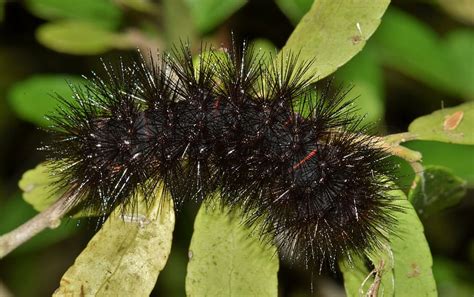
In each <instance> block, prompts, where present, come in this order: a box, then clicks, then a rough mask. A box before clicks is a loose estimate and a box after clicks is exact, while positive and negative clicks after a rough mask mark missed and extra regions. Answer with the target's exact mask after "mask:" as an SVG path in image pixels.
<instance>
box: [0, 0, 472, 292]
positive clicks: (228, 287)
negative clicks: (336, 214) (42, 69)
mask: <svg viewBox="0 0 474 297" xmlns="http://www.w3.org/2000/svg"><path fill="white" fill-rule="evenodd" d="M312 2H313V1H311V0H295V1H284V0H277V1H276V4H277V5H278V7H279V8H280V9H281V11H282V12H283V13H284V14H285V15H286V16H287V17H288V18H289V20H290V21H291V22H292V23H293V24H294V25H295V26H296V27H295V28H294V31H293V33H292V34H291V35H290V37H289V38H288V41H287V43H286V44H285V46H284V47H283V48H282V51H280V54H282V55H284V54H285V53H287V52H289V51H291V52H297V53H299V54H300V57H301V58H303V59H310V60H314V61H315V63H314V67H316V71H317V73H318V76H317V77H316V78H314V80H315V81H316V80H320V79H323V78H325V77H327V76H329V75H332V74H334V75H335V77H336V80H338V81H341V82H346V83H350V84H352V85H353V86H354V88H353V89H352V90H351V92H350V93H349V97H356V96H358V97H360V99H359V100H358V107H359V112H360V113H361V114H367V116H366V118H365V119H364V121H365V122H367V123H373V122H374V121H375V122H379V123H382V126H383V121H384V119H385V118H386V117H387V114H388V112H390V111H387V105H388V99H387V97H388V92H389V90H388V89H387V88H386V87H387V84H389V83H390V79H391V78H393V77H389V76H384V75H386V71H385V70H386V69H390V71H392V72H396V73H399V74H402V75H404V76H405V77H406V78H405V79H409V78H412V79H413V80H415V82H421V84H422V85H423V87H424V88H430V89H431V90H433V91H434V92H437V93H440V94H443V96H445V97H447V96H455V98H456V100H457V101H455V102H457V103H461V102H464V101H467V102H466V103H462V104H458V105H456V106H454V107H449V108H441V109H439V108H432V109H431V110H430V111H434V110H436V109H439V110H436V111H434V112H433V113H432V114H428V115H424V116H421V117H419V118H417V119H415V120H414V121H413V122H412V123H411V124H410V125H409V127H408V129H407V130H408V134H406V136H407V137H406V138H403V137H402V138H398V143H401V145H402V146H403V147H404V148H409V149H412V150H414V151H417V152H420V153H421V154H422V156H423V158H422V163H421V164H422V166H423V169H424V171H423V172H414V176H415V177H414V180H412V181H410V182H411V183H412V186H411V187H410V189H408V190H407V191H406V193H403V192H401V191H396V192H394V193H393V195H395V196H396V197H397V198H398V199H397V200H396V202H395V203H396V204H397V205H399V206H402V207H403V209H404V210H405V211H404V212H403V213H398V214H397V216H398V217H397V219H398V222H399V225H398V226H397V228H399V229H400V230H398V231H399V232H397V234H399V235H395V236H392V235H390V242H389V243H387V244H386V245H385V246H384V248H383V249H382V250H380V251H378V252H376V253H369V254H368V256H367V258H366V259H362V258H358V257H355V258H353V259H352V261H350V262H341V263H340V270H341V271H342V272H343V276H344V285H345V290H346V293H347V295H348V296H360V295H361V292H363V293H364V294H365V293H373V294H374V295H370V296H415V295H416V296H436V284H435V279H436V282H437V285H438V287H440V284H442V286H441V288H442V289H441V290H440V294H442V293H443V292H453V291H452V290H453V288H454V287H456V286H457V285H458V284H459V287H460V288H461V289H460V291H459V292H468V291H469V290H470V289H472V285H469V282H468V281H461V280H460V279H461V278H460V277H458V276H457V275H456V274H455V273H454V272H453V271H455V270H457V269H458V266H457V265H458V264H455V263H451V262H447V261H438V262H437V259H436V258H435V259H434V263H435V266H434V267H432V266H433V264H432V263H433V261H432V255H431V252H430V247H429V245H428V243H430V242H429V238H428V241H427V238H426V237H425V234H424V228H423V224H424V223H425V222H426V219H428V218H429V217H433V216H436V215H437V214H439V213H440V212H442V211H443V210H445V209H446V208H450V207H454V206H456V205H458V204H459V203H462V201H461V200H462V199H463V198H464V197H465V193H466V191H467V190H468V189H472V187H473V185H474V170H473V168H474V159H473V158H472V155H473V152H474V132H473V131H474V130H473V127H474V109H473V106H474V105H473V103H472V102H469V101H471V100H472V99H473V98H474V83H473V82H474V81H473V79H474V72H473V71H474V64H473V59H472V57H471V56H472V48H473V45H474V30H472V29H471V28H466V27H464V28H463V29H459V28H458V27H456V28H455V29H453V30H450V31H449V32H447V33H446V34H443V35H440V34H438V33H436V32H435V31H434V30H433V29H432V28H431V27H430V26H428V25H427V24H426V23H425V22H423V21H420V20H419V19H417V18H415V17H414V16H413V15H410V14H409V13H407V12H406V11H403V10H401V9H398V8H396V7H395V6H394V5H391V6H390V7H388V5H389V1H388V0H387V1H385V0H384V1H377V2H374V1H368V0H367V1H366V0H360V1H347V2H344V3H343V4H341V3H339V2H337V1H331V0H316V1H314V3H312ZM433 2H438V3H439V5H440V7H441V8H442V9H444V10H445V11H446V12H448V13H450V14H451V15H452V16H453V17H454V18H459V19H460V20H461V21H462V22H465V23H471V24H472V23H473V18H472V13H471V14H469V11H468V9H469V7H467V8H466V4H465V1H462V0H457V1H456V3H458V4H455V3H454V2H450V1H444V0H438V1H433ZM65 3H66V2H65V1H61V0H47V1H45V0H27V1H24V3H23V5H24V7H25V8H26V9H27V10H28V11H29V12H30V13H31V14H33V15H35V16H37V17H39V18H41V19H43V20H45V22H44V23H42V24H41V25H40V26H38V28H37V30H36V38H37V41H38V42H39V43H40V44H41V45H43V46H45V47H47V48H49V49H51V50H53V51H56V52H60V53H62V54H66V55H74V56H75V57H83V56H85V55H89V56H93V58H94V59H96V60H97V55H108V54H110V52H111V51H112V52H113V51H116V50H122V51H126V50H128V51H130V50H133V49H135V48H137V47H138V48H140V49H142V50H144V49H145V50H146V49H148V48H166V47H170V46H171V42H173V41H176V40H179V38H185V39H186V38H187V39H189V40H190V41H193V40H196V39H199V38H201V37H202V36H204V35H205V34H207V36H209V35H211V36H213V38H214V40H216V39H217V37H216V36H218V33H216V34H215V35H212V34H214V32H218V30H219V28H224V30H228V29H229V28H226V27H225V26H226V23H227V22H228V21H229V18H232V17H233V16H235V15H236V14H238V13H239V10H241V9H242V8H243V7H244V6H245V5H247V4H246V1H243V0H230V1H215V0H179V1H174V0H165V1H162V3H160V4H156V3H155V2H154V1H151V0H116V1H112V0H87V1H84V0H74V1H70V2H69V1H68V3H67V5H66V4H65ZM4 5H5V3H4V1H1V0H0V22H2V19H4V18H5V14H4V13H3V11H4V10H3V9H4ZM387 7H388V9H387ZM462 7H464V8H466V9H463V8H462ZM386 10H387V11H386ZM385 11H386V12H385ZM137 16H139V17H137ZM157 20H159V21H160V22H161V23H160V24H159V25H158V26H157V25H156V22H157ZM379 25H380V26H379ZM228 31H229V30H228ZM372 35H373V36H372ZM371 36H372V37H371ZM253 42H254V44H255V45H256V47H257V48H262V50H265V51H272V50H275V46H274V45H273V44H272V43H270V42H269V41H268V40H263V39H259V40H254V41H253ZM415 45H416V46H415ZM7 60H8V59H6V58H3V57H2V51H1V49H0V62H1V63H3V61H7ZM5 65H6V63H5ZM13 73H14V72H12V74H11V76H13V75H14V74H13ZM19 77H21V78H22V80H20V79H19V78H18V79H16V80H17V81H16V82H15V83H14V84H13V83H12V85H11V86H9V88H8V92H4V93H5V94H3V93H0V95H3V96H5V98H6V99H7V101H8V106H9V108H10V109H11V110H12V112H13V113H14V114H15V115H16V116H17V117H18V118H20V119H22V120H24V121H28V122H30V123H32V124H34V125H37V126H40V127H44V126H47V125H48V121H47V120H46V119H45V118H44V116H45V115H46V114H50V113H51V111H54V109H55V107H56V104H57V103H56V101H55V100H54V98H53V97H52V96H51V94H52V92H55V93H57V94H58V95H61V96H62V97H64V98H68V97H70V96H71V92H70V90H69V88H68V85H67V83H66V82H70V83H73V84H74V83H77V82H80V81H81V80H82V79H81V78H80V77H78V76H76V75H73V74H52V73H43V74H35V75H30V76H29V77H26V76H25V75H23V76H22V75H19ZM25 77H26V78H25ZM2 87H3V86H2V85H1V82H0V90H1V88H2ZM424 99H426V100H428V101H430V100H435V99H431V98H424ZM425 102H426V101H425ZM412 105H415V103H413V104H412ZM434 106H440V104H439V103H438V102H435V104H434ZM1 107H2V106H0V110H1ZM413 108H415V107H413ZM0 124H1V123H0ZM393 137H395V138H396V137H398V136H397V135H394V136H393ZM387 139H389V138H387ZM403 147H402V148H403ZM405 165H406V164H405ZM410 170H412V169H410ZM411 174H413V172H411ZM400 175H401V174H400ZM50 183H51V177H50V176H49V175H48V171H47V169H45V168H44V167H42V165H40V166H38V167H37V168H35V169H34V170H31V171H27V172H26V173H25V174H24V176H23V178H22V179H21V181H20V188H21V190H22V191H23V198H24V200H25V201H26V202H28V203H29V204H30V205H32V206H33V207H34V208H35V209H36V210H38V211H41V210H44V209H45V208H47V207H48V205H50V204H51V203H53V202H54V200H55V197H51V196H50V195H49V194H48V193H49V189H50ZM0 186H2V185H1V184H0ZM156 195H157V197H160V199H157V202H156V203H155V205H153V206H152V207H151V208H149V209H145V208H144V207H143V205H140V206H137V209H135V212H134V213H133V215H131V214H130V213H123V212H120V210H117V211H116V212H115V213H114V215H113V216H112V217H111V218H110V219H109V220H108V221H107V222H106V223H105V224H104V225H103V226H102V228H101V229H100V230H99V231H98V232H97V234H96V235H95V236H94V237H93V238H92V239H91V240H90V242H89V244H88V245H87V247H86V248H85V249H84V250H83V251H82V253H81V254H80V255H79V256H78V257H77V259H76V262H75V263H74V264H73V265H72V266H71V267H70V268H69V269H68V270H67V271H66V273H65V274H64V275H63V277H62V279H61V283H60V284H59V288H58V289H57V290H56V292H55V296H68V295H69V294H86V295H87V294H93V295H96V296H112V295H117V294H123V293H124V292H126V293H127V294H126V295H127V296H144V295H149V294H150V292H151V291H152V289H153V287H154V286H155V282H156V280H157V278H158V276H159V275H160V274H164V273H166V268H165V271H164V272H163V273H162V270H163V269H164V266H165V264H166V262H167V259H168V257H169V256H171V257H173V252H171V242H172V232H173V228H174V213H173V210H172V206H171V205H169V203H168V202H166V201H168V200H167V199H166V193H163V192H161V191H159V192H158V193H157V194H156ZM162 199H165V200H164V201H165V202H163V200H162ZM13 201H16V202H13ZM18 201H19V202H18ZM158 201H159V202H158ZM1 202H2V201H0V207H1V208H0V214H2V217H1V218H0V227H1V228H0V229H1V230H0V231H1V232H2V234H3V233H4V232H6V231H8V229H11V228H13V227H14V226H15V225H18V224H19V223H20V221H19V218H25V219H26V216H30V215H32V210H31V208H30V207H29V206H28V205H27V204H26V203H24V202H23V201H21V200H18V199H11V200H10V201H7V202H8V203H1ZM20 202H21V203H20ZM79 216H80V214H79V215H78V217H79ZM418 216H419V217H420V218H421V219H422V220H421V221H420V218H419V217H418ZM240 217H241V215H240V214H235V213H229V212H228V210H225V209H223V208H222V207H220V206H216V205H214V206H209V205H207V206H202V207H201V208H200V210H199V212H198V214H197V217H196V219H195V222H194V232H193V235H192V240H191V243H190V246H189V262H188V267H187V275H186V279H185V282H186V294H187V295H188V296H222V295H235V296H242V295H245V296H277V295H278V279H277V274H278V271H279V266H280V263H279V261H278V257H277V256H276V255H275V253H276V252H275V248H274V247H272V246H271V245H270V244H266V243H263V242H262V241H261V240H259V239H258V238H257V237H258V236H255V234H254V233H255V232H258V230H257V231H255V230H249V229H247V228H246V227H245V226H243V225H242V224H241V222H240V219H239V218H240ZM130 218H131V219H130ZM137 219H138V220H137ZM179 219H180V218H179V217H178V218H177V220H178V221H179ZM63 221H65V220H63ZM73 222H75V221H73ZM75 229H76V228H75V225H74V223H72V224H65V223H64V222H63V223H62V224H61V226H60V227H59V229H56V230H54V231H48V233H46V232H45V234H47V236H46V237H44V236H43V235H41V236H43V237H38V238H40V239H41V240H40V241H38V243H37V244H35V245H32V246H29V247H27V248H28V249H30V250H38V249H41V247H45V246H46V247H47V246H50V245H52V244H53V243H54V242H58V241H60V240H62V239H63V238H67V237H70V236H72V234H73V233H74V232H75V231H76V230H75ZM252 231H253V232H252ZM48 234H49V235H48ZM53 234H55V235H53ZM48 236H49V238H48ZM175 236H176V234H175ZM43 238H44V239H43ZM173 244H175V243H174V242H173ZM430 244H431V243H430ZM473 244H474V243H473ZM28 249H25V250H26V251H27V250H28ZM170 252H171V255H170ZM473 261H474V260H473ZM367 263H369V265H367ZM437 263H440V265H439V266H438V267H437ZM168 266H169V264H168ZM433 274H434V276H433ZM183 281H184V277H183ZM0 285H1V283H0ZM84 288H87V290H88V291H86V292H85V291H84ZM446 288H447V289H446ZM450 290H451V291H450ZM84 292H85V293H84ZM224 292H225V293H224ZM26 295H27V294H26Z"/></svg>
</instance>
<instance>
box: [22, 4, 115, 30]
mask: <svg viewBox="0 0 474 297" xmlns="http://www.w3.org/2000/svg"><path fill="white" fill-rule="evenodd" d="M25 5H26V7H27V8H28V10H29V11H30V12H32V13H33V14H34V15H36V16H38V17H40V18H44V19H47V20H60V19H70V20H82V21H87V22H89V23H94V24H96V25H99V26H101V27H105V28H110V29H113V28H117V27H118V25H119V24H120V19H121V16H122V12H121V11H120V9H119V8H118V7H117V5H115V4H114V3H113V1H112V0H67V1H64V0H26V1H25Z"/></svg>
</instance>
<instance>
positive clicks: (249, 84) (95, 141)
mask: <svg viewBox="0 0 474 297" xmlns="http://www.w3.org/2000/svg"><path fill="white" fill-rule="evenodd" d="M173 53H174V54H173V55H172V56H168V55H163V56H159V57H158V58H157V59H151V62H150V63H146V62H145V61H144V59H143V58H142V57H141V56H139V57H138V58H137V59H136V60H134V61H132V62H122V63H121V64H120V66H119V67H118V68H113V67H111V66H109V65H106V66H105V68H106V71H107V73H108V75H107V76H106V77H105V78H99V77H98V76H94V77H93V78H92V79H91V80H90V81H89V83H87V84H86V85H85V86H83V87H73V91H74V94H75V95H74V99H75V100H74V101H73V103H69V101H68V100H65V99H63V100H61V101H62V102H63V106H62V107H61V108H60V109H59V110H58V113H57V115H55V116H52V117H51V118H52V121H53V123H54V126H55V129H54V130H53V131H52V133H53V137H54V141H53V142H52V143H51V144H50V145H48V146H46V150H47V151H48V153H49V160H50V164H51V166H52V168H53V172H55V174H56V175H57V176H59V177H60V182H58V188H68V187H69V188H70V187H72V188H73V189H74V190H75V191H77V192H78V193H79V195H78V196H77V197H78V198H77V199H78V203H79V204H80V205H83V207H85V208H87V209H90V210H91V211H94V212H95V213H98V214H100V215H103V216H107V215H108V214H109V213H110V212H111V211H112V210H113V209H114V208H116V207H122V208H126V207H128V206H131V205H132V206H133V205H134V203H136V199H135V197H136V194H137V193H138V192H143V193H144V194H145V195H144V196H145V199H146V200H148V202H149V201H150V200H151V199H154V198H153V197H154V196H153V195H152V193H153V191H154V190H155V188H156V185H157V184H158V183H159V182H160V181H163V183H164V185H165V186H166V189H167V190H168V191H170V193H171V194H172V197H173V200H174V202H175V207H176V208H178V209H179V208H180V207H181V205H182V204H183V203H186V202H189V201H197V202H202V201H203V200H205V199H208V198H210V197H219V199H221V200H222V202H223V204H224V205H227V206H230V207H231V208H236V207H239V208H242V209H243V210H244V212H245V214H246V218H245V221H246V223H247V224H248V225H253V224H254V222H257V221H258V222H263V229H262V235H263V237H265V238H271V240H273V242H274V243H275V244H276V245H277V247H278V248H279V250H280V253H281V254H282V255H283V256H284V257H286V258H288V259H290V260H293V261H297V262H302V263H305V264H307V265H309V266H316V267H317V266H318V265H319V266H322V265H325V264H329V266H331V267H333V266H334V263H335V261H336V259H338V258H341V257H348V256H349V255H350V254H351V253H356V254H362V253H364V252H366V251H367V250H371V249H375V248H378V247H379V246H380V245H381V243H382V242H383V241H384V240H386V232H387V230H390V228H391V226H393V224H394V223H395V222H394V219H393V217H392V216H391V215H390V213H391V211H392V210H393V209H392V207H390V200H391V199H392V198H391V197H390V196H389V195H388V194H387V192H388V190H389V189H390V185H391V183H390V164H389V163H388V162H387V160H386V159H387V158H386V157H387V153H386V152H385V151H383V150H382V149H380V148H377V146H375V145H374V140H373V138H372V137H370V136H367V135H364V134H363V133H362V132H364V129H363V127H361V126H360V118H359V117H357V116H355V115H354V112H353V111H354V110H353V107H352V100H346V97H347V93H348V89H344V88H334V87H333V86H334V84H328V85H327V86H326V87H325V88H322V89H316V88H315V87H314V86H313V85H312V84H311V80H310V77H311V76H310V75H308V73H309V72H310V69H311V65H312V63H313V62H303V63H302V62H301V61H299V59H298V56H297V55H291V54H288V55H281V59H278V60H276V61H274V62H271V63H270V64H266V62H265V61H266V60H265V57H264V56H263V55H261V54H259V53H258V52H255V51H254V50H252V49H251V48H249V47H248V46H247V45H246V44H245V43H244V45H243V46H237V45H236V44H235V43H234V44H233V46H232V48H231V49H230V50H229V51H221V52H216V51H212V50H211V49H210V48H204V49H203V51H202V52H201V54H200V55H199V59H198V64H197V65H196V64H195V62H194V61H193V55H192V54H191V50H190V48H189V47H188V46H187V45H183V44H182V45H181V47H177V48H175V50H174V51H173ZM296 105H298V106H296ZM216 191H219V192H220V195H219V196H217V195H211V194H212V193H213V192H216Z"/></svg>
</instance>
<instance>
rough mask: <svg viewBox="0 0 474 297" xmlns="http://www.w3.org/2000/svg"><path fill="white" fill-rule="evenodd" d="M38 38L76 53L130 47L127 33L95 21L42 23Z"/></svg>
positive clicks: (84, 53)
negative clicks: (112, 29) (94, 22)
mask: <svg viewBox="0 0 474 297" xmlns="http://www.w3.org/2000/svg"><path fill="white" fill-rule="evenodd" d="M36 38H37V39H38V41H39V42H40V43H41V44H43V45H44V46H46V47H49V48H51V49H53V50H55V51H57V52H61V53H67V54H75V55H97V54H101V53H104V52H106V51H108V50H111V49H113V48H130V47H132V46H133V45H132V43H131V42H130V41H129V40H128V39H127V37H126V35H120V34H117V33H115V32H112V31H108V30H107V29H104V28H101V27H99V26H97V25H95V24H93V23H88V22H82V21H56V22H52V23H47V24H44V25H42V26H41V27H39V28H38V30H37V31H36Z"/></svg>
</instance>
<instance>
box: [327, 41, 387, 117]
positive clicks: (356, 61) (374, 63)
mask: <svg viewBox="0 0 474 297" xmlns="http://www.w3.org/2000/svg"><path fill="white" fill-rule="evenodd" d="M336 77H337V78H338V80H340V81H342V82H343V83H350V84H351V86H353V88H352V89H351V91H350V92H349V94H348V95H347V98H357V101H356V102H357V107H358V113H359V114H361V115H365V117H364V122H365V123H374V122H378V121H381V120H382V119H383V114H384V111H385V100H384V94H383V93H384V91H383V73H382V69H381V67H380V66H379V64H378V60H377V55H376V52H375V48H374V47H373V46H371V45H370V43H369V44H367V46H366V47H365V48H364V50H362V52H360V53H359V54H358V55H357V56H355V57H354V58H353V59H352V60H350V61H349V62H348V63H347V64H345V65H344V66H342V67H341V69H339V70H338V71H337V73H336Z"/></svg>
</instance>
